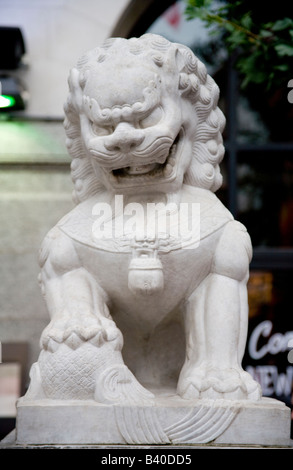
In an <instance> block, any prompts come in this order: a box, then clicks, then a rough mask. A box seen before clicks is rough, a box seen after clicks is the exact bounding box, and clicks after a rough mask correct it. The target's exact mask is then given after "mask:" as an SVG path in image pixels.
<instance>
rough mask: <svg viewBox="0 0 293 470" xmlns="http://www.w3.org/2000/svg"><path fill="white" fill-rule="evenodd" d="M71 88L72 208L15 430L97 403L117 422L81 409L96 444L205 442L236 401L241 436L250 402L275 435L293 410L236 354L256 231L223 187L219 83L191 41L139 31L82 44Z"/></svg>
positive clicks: (48, 251)
mask: <svg viewBox="0 0 293 470" xmlns="http://www.w3.org/2000/svg"><path fill="white" fill-rule="evenodd" d="M69 88H70V93H69V97H68V100H67V103H66V105H65V112H66V120H65V129H66V133H67V147H68V150H69V153H70V155H71V157H72V159H73V160H72V166H71V168H72V179H73V182H74V185H75V194H74V200H75V202H76V207H75V208H74V209H73V210H72V211H71V212H70V213H69V214H67V215H66V216H65V217H64V218H63V219H62V220H61V221H60V222H59V223H58V224H57V225H56V226H55V227H54V228H53V229H52V230H51V231H50V232H49V234H48V235H47V236H46V238H45V240H44V242H43V244H42V247H41V250H40V257H39V261H40V267H41V273H40V276H39V281H40V285H41V288H42V292H43V295H44V298H45V301H46V305H47V308H48V312H49V314H50V319H51V321H50V323H49V325H48V326H47V327H46V328H45V330H44V331H43V333H42V336H41V348H42V350H41V353H40V356H39V359H38V361H37V362H36V363H35V364H34V365H33V367H32V369H31V384H30V388H29V390H28V392H27V394H26V396H25V397H24V398H23V399H22V400H21V402H20V403H19V407H18V424H17V436H18V438H17V439H18V440H19V442H24V439H25V436H28V435H30V432H31V433H32V434H31V438H30V443H42V442H43V441H44V440H45V441H46V442H49V441H50V440H52V442H54V443H57V442H61V441H62V439H65V440H66V442H70V443H72V439H75V441H74V442H75V443H76V442H77V440H78V439H79V437H77V436H76V434H74V431H66V430H65V429H64V426H63V425H61V427H60V422H58V424H57V420H59V418H60V419H61V422H62V423H63V422H64V423H65V422H70V428H72V427H75V424H76V423H77V422H79V421H80V419H81V416H82V415H83V414H84V415H85V416H88V419H89V420H91V419H92V416H93V415H95V413H96V415H95V416H96V419H97V421H98V423H107V425H106V426H105V424H103V429H100V427H99V426H100V424H97V426H98V428H97V429H96V430H95V431H93V426H92V425H91V422H92V421H90V422H86V423H85V426H86V427H87V428H88V429H89V433H91V432H92V433H93V437H92V439H93V440H92V441H90V442H95V443H96V442H97V441H98V442H105V443H106V442H107V443H110V442H112V443H118V442H121V436H120V437H119V438H118V434H117V432H118V431H119V433H120V434H122V436H123V439H124V441H125V442H127V443H132V444H135V443H137V444H141V443H145V442H150V443H156V440H157V443H197V442H200V443H204V442H211V441H214V440H215V439H216V438H218V436H222V435H223V433H224V431H226V429H228V430H229V426H230V425H232V422H234V420H236V415H237V417H238V418H239V416H242V415H243V416H244V417H243V419H242V418H239V419H240V422H239V423H238V424H237V429H240V430H242V428H243V429H246V426H247V425H248V428H247V429H246V430H245V432H244V434H241V432H242V431H240V432H238V434H237V433H236V434H235V435H238V437H237V439H238V440H239V439H240V440H241V439H242V437H241V436H243V435H244V436H245V437H244V438H243V439H244V440H246V439H248V435H249V433H250V432H251V427H253V426H252V422H251V419H252V418H251V416H253V414H254V413H255V415H254V417H255V420H256V421H257V420H259V421H260V422H261V423H262V426H261V427H259V428H257V427H256V429H258V431H256V435H257V433H261V429H263V436H259V437H256V438H255V440H256V441H257V442H260V441H262V442H260V443H265V442H270V444H273V442H272V439H273V438H272V434H271V433H269V434H267V430H266V429H265V428H266V427H267V426H271V427H272V428H273V427H274V426H275V424H276V422H278V423H282V424H284V427H282V425H281V427H282V429H281V430H278V431H277V434H276V435H275V437H274V438H275V441H276V442H275V443H280V442H281V441H283V439H284V437H285V435H286V433H287V427H288V423H287V421H288V416H289V415H288V411H289V410H288V409H286V408H284V405H282V404H279V403H278V402H277V403H276V404H274V405H273V406H270V405H268V404H267V403H268V402H264V401H263V400H261V392H260V386H259V385H258V384H257V382H256V381H254V380H253V379H252V377H251V376H250V375H249V374H248V373H246V372H245V371H244V370H243V369H242V366H241V361H242V356H243V353H244V348H245V342H246V333H247V321H248V303H247V290H246V282H247V279H248V268H249V262H250V259H251V243H250V238H249V235H248V234H247V231H246V229H245V227H243V225H241V224H240V223H239V222H237V221H235V220H234V219H233V217H232V215H231V214H230V213H229V211H228V210H227V209H226V208H225V207H224V206H223V205H222V204H221V202H220V201H219V200H218V199H217V197H216V196H215V194H214V192H215V191H216V190H217V189H218V188H219V186H220V185H221V182H222V177H221V174H220V169H219V163H220V161H221V159H222V157H223V154H224V148H223V145H222V135H221V133H222V130H223V126H224V123H225V119H224V116H223V114H222V113H221V111H220V110H219V108H218V107H217V101H218V94H219V90H218V87H217V85H216V84H215V82H214V81H213V79H212V78H211V77H210V76H209V75H208V74H207V72H206V69H205V66H204V65H203V64H202V63H201V62H200V61H199V60H198V59H197V58H196V57H195V56H194V55H193V53H192V52H191V51H190V49H188V48H187V47H186V46H183V45H180V44H172V43H170V42H169V41H167V40H166V39H164V38H162V37H160V36H156V35H145V36H142V37H141V38H139V39H135V38H133V39H130V40H125V39H112V40H108V41H106V43H105V44H104V45H103V46H101V47H100V48H96V49H94V50H92V51H89V52H88V53H86V54H85V55H84V56H83V57H82V58H81V59H80V60H79V61H78V64H77V66H76V67H75V68H73V69H72V70H71V72H70V78H69ZM165 387H173V388H174V389H175V390H176V394H175V396H174V397H173V398H172V399H170V398H169V397H167V396H162V391H163V390H164V388H165ZM154 389H155V392H154ZM48 400H49V401H48ZM60 400H62V401H60ZM72 400H74V402H72ZM85 400H86V401H85ZM206 400H208V403H207V402H206ZM223 400H224V401H223ZM238 401H239V403H240V405H239V404H237V403H238ZM95 402H96V404H95ZM89 403H90V406H88V404H89ZM71 405H72V407H71ZM257 405H259V407H258V406H257ZM275 408H276V412H274V410H275ZM171 410H172V413H171ZM70 416H72V418H69V417H70ZM57 418H58V419H57ZM63 419H64V420H65V421H63ZM169 419H170V420H169ZM275 420H276V421H275ZM46 422H47V423H48V425H47V430H46V429H45V430H44V431H43V428H44V423H46ZM114 422H115V423H116V428H117V426H118V431H117V429H116V428H115V425H114V424H113V423H114ZM236 422H237V421H236ZM29 423H30V424H29ZM137 423H139V426H138V427H137V426H136V425H137ZM72 425H73V426H72ZM201 425H203V427H201ZM50 426H51V427H50ZM57 426H59V427H60V429H61V430H62V431H61V434H62V433H63V432H64V438H62V435H60V433H59V432H58V433H57V435H55V433H56V432H57V431H56V429H57ZM38 431H40V432H38ZM46 432H47V434H46ZM71 432H73V434H71ZM68 433H69V434H68ZM54 436H55V437H54ZM78 436H80V434H78ZM233 436H234V434H233V432H232V434H230V435H229V437H227V440H225V443H228V441H229V439H230V440H232V442H233V443H235V440H234V437H233ZM54 439H55V440H54ZM60 439H61V441H60ZM86 439H90V436H88V435H87V436H86ZM119 439H120V440H119ZM225 439H226V438H225ZM266 439H267V441H266ZM288 439H289V434H288ZM34 440H37V442H33V441H34ZM53 440H54V441H53ZM62 442H63V441H62ZM241 442H242V443H243V441H241ZM249 443H250V441H249Z"/></svg>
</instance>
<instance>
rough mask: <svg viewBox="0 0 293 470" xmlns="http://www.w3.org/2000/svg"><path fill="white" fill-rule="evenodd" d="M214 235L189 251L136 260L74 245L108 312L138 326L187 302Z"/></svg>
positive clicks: (209, 257)
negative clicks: (101, 291)
mask: <svg viewBox="0 0 293 470" xmlns="http://www.w3.org/2000/svg"><path fill="white" fill-rule="evenodd" d="M218 237H219V233H216V234H213V235H210V236H209V237H207V238H206V239H204V240H201V242H200V243H199V245H198V246H197V247H196V248H195V249H184V248H183V249H176V250H170V251H162V252H160V251H159V252H158V253H157V254H156V256H154V257H152V256H149V257H148V256H145V257H144V256H142V257H139V256H136V254H135V253H133V251H132V252H131V250H129V252H125V251H124V252H119V251H117V252H110V251H105V250H102V249H99V248H97V247H93V246H91V247H89V246H85V245H84V244H81V243H79V242H75V246H76V250H77V252H78V255H79V257H80V260H81V263H82V265H83V266H84V267H85V268H86V269H87V271H89V272H90V273H91V275H92V276H93V277H94V279H95V280H96V282H97V283H98V284H99V285H100V286H101V287H102V288H103V289H104V291H105V292H106V293H107V295H108V297H109V299H110V304H111V305H112V307H113V311H115V312H116V314H117V315H119V314H121V315H122V316H124V317H125V318H126V317H127V318H128V319H129V320H130V321H132V320H131V319H133V318H134V319H136V320H138V321H139V322H141V321H142V322H145V321H146V322H148V321H150V322H152V324H154V323H156V322H160V321H161V320H162V319H163V318H164V317H166V316H167V315H168V314H169V313H171V312H173V311H174V310H175V309H176V308H178V307H179V306H180V304H181V303H182V302H183V301H184V300H186V299H187V298H188V296H189V295H190V294H191V293H192V292H193V291H194V289H195V288H196V287H197V286H198V285H199V284H200V283H201V281H202V280H203V279H204V278H205V277H206V276H207V275H208V274H209V272H210V266H211V262H212V258H213V253H214V250H215V246H216V244H217V240H218Z"/></svg>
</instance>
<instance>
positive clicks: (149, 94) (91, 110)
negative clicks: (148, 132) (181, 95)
mask: <svg viewBox="0 0 293 470" xmlns="http://www.w3.org/2000/svg"><path fill="white" fill-rule="evenodd" d="M83 102H84V106H85V108H86V110H87V113H88V115H89V117H90V118H91V120H92V121H94V122H95V123H97V125H101V126H103V125H109V124H112V123H115V122H119V121H121V120H123V119H125V120H128V119H133V118H137V119H138V118H142V117H144V116H145V115H146V114H149V113H150V112H151V111H153V109H155V108H156V107H157V106H158V105H159V104H160V93H159V91H158V89H157V88H156V87H155V86H149V87H147V88H145V89H144V90H143V99H142V101H136V102H135V103H133V104H131V105H130V104H128V103H125V104H123V105H114V106H112V107H111V108H101V107H100V105H99V103H98V101H97V100H96V99H95V98H90V97H89V96H84V97H83Z"/></svg>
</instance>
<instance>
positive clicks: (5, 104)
mask: <svg viewBox="0 0 293 470" xmlns="http://www.w3.org/2000/svg"><path fill="white" fill-rule="evenodd" d="M14 105H15V99H14V98H13V96H9V95H0V108H11V107H12V106H14Z"/></svg>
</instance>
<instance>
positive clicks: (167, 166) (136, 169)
mask: <svg viewBox="0 0 293 470" xmlns="http://www.w3.org/2000/svg"><path fill="white" fill-rule="evenodd" d="M178 142H179V134H178V135H177V137H176V139H175V140H174V142H173V144H172V145H171V147H170V150H169V153H168V155H167V157H166V159H165V161H164V163H150V164H146V165H135V166H127V167H125V168H119V169H116V170H112V172H111V173H112V176H113V177H114V178H115V180H116V181H117V180H118V181H121V180H122V179H123V181H124V180H132V181H133V182H134V179H138V178H141V177H142V178H143V179H144V180H145V178H153V177H155V178H156V179H157V178H170V177H171V176H172V175H173V173H174V172H175V167H176V151H177V146H178Z"/></svg>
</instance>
